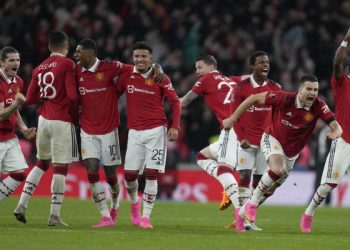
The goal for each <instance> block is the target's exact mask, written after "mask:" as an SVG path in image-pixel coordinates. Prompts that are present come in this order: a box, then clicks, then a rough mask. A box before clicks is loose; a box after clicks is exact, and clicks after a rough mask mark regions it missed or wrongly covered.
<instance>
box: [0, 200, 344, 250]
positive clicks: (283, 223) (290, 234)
mask: <svg viewBox="0 0 350 250" xmlns="http://www.w3.org/2000/svg"><path fill="white" fill-rule="evenodd" d="M17 201H18V198H9V199H7V200H5V201H3V202H1V203H0V249H4V250H5V249H52V250H53V249H60V250H61V249H84V250H87V249H104V250H105V249H140V250H141V249H203V250H206V249H259V250H261V249H293V250H300V249H348V248H349V246H350V209H346V208H319V209H318V210H317V213H316V216H315V221H314V231H313V232H312V233H311V234H302V233H300V231H299V220H300V215H301V214H302V212H303V209H304V208H302V207H275V206H270V207H269V206H266V207H261V208H260V209H259V211H258V223H257V224H258V225H259V226H260V227H262V228H263V231H261V232H246V233H241V234H238V233H236V232H234V230H232V229H224V226H225V225H226V224H228V223H229V222H231V221H232V215H231V211H230V209H228V210H226V211H219V209H218V205H217V204H213V203H212V204H199V203H173V202H161V201H158V202H157V203H156V205H155V208H154V211H153V214H152V223H153V226H154V229H152V230H143V229H140V228H137V227H135V226H132V225H131V222H130V218H129V217H130V212H129V204H128V203H127V202H123V203H122V204H121V213H120V216H119V220H118V223H117V226H116V227H114V228H102V229H93V228H91V225H92V224H94V223H96V222H98V220H99V215H98V212H97V208H96V206H95V204H94V203H93V202H92V201H80V200H75V199H66V200H65V202H64V205H63V209H62V218H63V219H64V221H65V222H66V223H68V224H69V225H70V227H68V228H64V227H48V226H47V225H46V222H47V217H48V213H49V199H47V198H33V199H32V200H31V201H30V204H29V208H28V211H27V219H28V223H27V224H21V223H19V222H17V221H16V220H15V218H14V216H13V215H12V211H13V209H14V207H15V206H16V204H17Z"/></svg>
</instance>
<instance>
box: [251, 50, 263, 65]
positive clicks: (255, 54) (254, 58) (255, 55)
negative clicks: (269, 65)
mask: <svg viewBox="0 0 350 250" xmlns="http://www.w3.org/2000/svg"><path fill="white" fill-rule="evenodd" d="M259 56H267V53H266V52H265V51H262V50H257V51H255V52H254V53H253V54H251V56H250V57H249V65H254V64H255V62H256V58H257V57H259Z"/></svg>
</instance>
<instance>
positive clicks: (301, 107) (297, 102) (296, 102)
mask: <svg viewBox="0 0 350 250" xmlns="http://www.w3.org/2000/svg"><path fill="white" fill-rule="evenodd" d="M295 107H296V108H297V109H306V110H309V111H310V107H303V105H301V102H300V100H299V94H297V96H296V97H295Z"/></svg>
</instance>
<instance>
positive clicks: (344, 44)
mask: <svg viewBox="0 0 350 250" xmlns="http://www.w3.org/2000/svg"><path fill="white" fill-rule="evenodd" d="M340 46H342V47H344V48H346V47H347V46H348V42H347V41H342V42H341V44H340Z"/></svg>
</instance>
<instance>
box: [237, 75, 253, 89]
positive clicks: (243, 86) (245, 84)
mask: <svg viewBox="0 0 350 250" xmlns="http://www.w3.org/2000/svg"><path fill="white" fill-rule="evenodd" d="M251 86H252V85H251V83H250V79H249V78H247V79H245V80H243V81H240V82H239V83H237V90H238V91H239V90H241V91H242V90H244V89H247V88H249V87H251Z"/></svg>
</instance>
